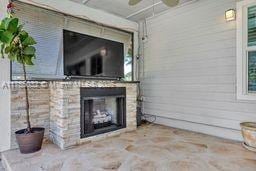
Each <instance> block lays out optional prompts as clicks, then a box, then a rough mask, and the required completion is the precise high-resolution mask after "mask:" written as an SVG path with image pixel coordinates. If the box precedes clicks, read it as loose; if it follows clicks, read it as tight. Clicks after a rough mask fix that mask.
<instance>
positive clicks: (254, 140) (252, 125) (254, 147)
mask: <svg viewBox="0 0 256 171" xmlns="http://www.w3.org/2000/svg"><path fill="white" fill-rule="evenodd" d="M240 126H241V128H242V135H243V138H244V143H243V145H244V147H245V148H247V149H248V150H251V151H255V152H256V122H243V123H241V124H240Z"/></svg>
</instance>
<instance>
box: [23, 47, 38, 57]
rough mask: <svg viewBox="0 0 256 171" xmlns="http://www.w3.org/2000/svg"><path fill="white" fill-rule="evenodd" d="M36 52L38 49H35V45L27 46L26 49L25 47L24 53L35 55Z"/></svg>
mask: <svg viewBox="0 0 256 171" xmlns="http://www.w3.org/2000/svg"><path fill="white" fill-rule="evenodd" d="M35 52H36V49H35V47H33V46H28V47H26V48H25V49H24V52H23V53H24V55H32V56H34V55H35Z"/></svg>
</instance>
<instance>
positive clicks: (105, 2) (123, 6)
mask: <svg viewBox="0 0 256 171" xmlns="http://www.w3.org/2000/svg"><path fill="white" fill-rule="evenodd" d="M71 1H74V2H77V3H80V4H83V2H84V5H87V6H89V7H92V8H95V9H100V10H103V11H106V12H109V13H112V14H115V15H118V16H121V17H123V18H127V19H129V20H133V21H139V20H142V19H144V18H147V17H150V16H152V15H153V8H152V5H153V2H154V3H155V4H158V5H155V6H154V11H155V14H158V13H160V12H163V11H165V10H168V9H170V8H169V7H167V6H166V5H164V4H163V3H159V2H160V1H161V0H143V1H142V2H140V3H139V4H137V5H135V6H129V5H128V1H129V0H71ZM188 1H191V0H180V4H182V3H185V2H188ZM150 7H151V8H150ZM145 8H148V9H147V10H145V11H143V12H141V13H138V12H139V11H140V10H143V9H145ZM136 13H138V14H136Z"/></svg>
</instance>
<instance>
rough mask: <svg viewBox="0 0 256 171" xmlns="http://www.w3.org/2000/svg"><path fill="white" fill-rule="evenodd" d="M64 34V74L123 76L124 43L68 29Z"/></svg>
mask: <svg viewBox="0 0 256 171" xmlns="http://www.w3.org/2000/svg"><path fill="white" fill-rule="evenodd" d="M63 35H64V73H65V75H66V76H85V77H108V78H122V77H124V44H123V43H120V42H115V41H111V40H107V39H102V38H99V37H93V36H89V35H85V34H80V33H76V32H72V31H68V30H64V31H63Z"/></svg>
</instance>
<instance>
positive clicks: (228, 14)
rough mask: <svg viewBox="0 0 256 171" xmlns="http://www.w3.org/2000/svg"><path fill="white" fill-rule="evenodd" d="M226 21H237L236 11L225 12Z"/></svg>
mask: <svg viewBox="0 0 256 171" xmlns="http://www.w3.org/2000/svg"><path fill="white" fill-rule="evenodd" d="M225 18H226V21H233V20H235V19H236V10H234V9H229V10H227V11H226V12H225Z"/></svg>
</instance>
